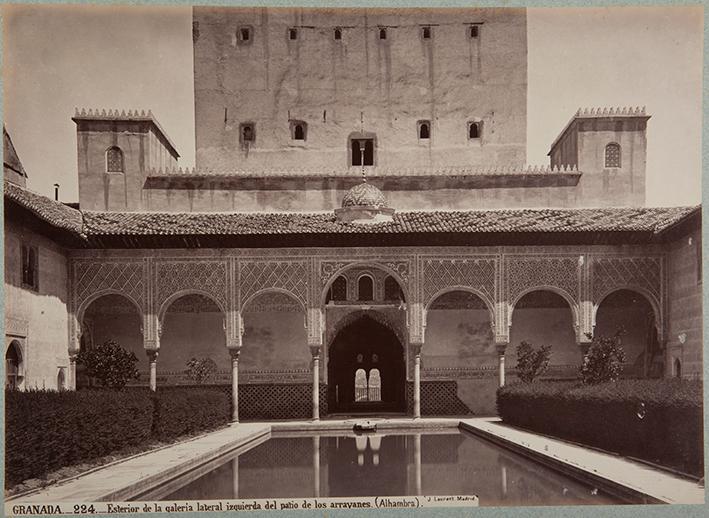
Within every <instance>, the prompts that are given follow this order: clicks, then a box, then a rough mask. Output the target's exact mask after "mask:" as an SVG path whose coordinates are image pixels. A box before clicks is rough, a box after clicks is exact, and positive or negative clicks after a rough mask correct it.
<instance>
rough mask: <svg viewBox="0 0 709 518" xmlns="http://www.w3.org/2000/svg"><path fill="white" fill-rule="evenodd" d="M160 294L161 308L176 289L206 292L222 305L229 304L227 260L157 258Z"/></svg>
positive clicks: (156, 298) (179, 291)
mask: <svg viewBox="0 0 709 518" xmlns="http://www.w3.org/2000/svg"><path fill="white" fill-rule="evenodd" d="M155 276H156V292H157V293H156V297H155V302H156V305H157V307H158V308H160V307H161V306H162V305H163V304H164V303H165V301H166V300H168V299H169V298H170V297H173V296H174V295H175V294H176V293H181V292H186V293H190V292H191V293H206V294H208V295H209V296H211V297H212V298H213V300H214V302H216V303H217V304H218V305H219V306H220V309H222V310H225V309H226V308H227V289H226V287H227V267H226V262H225V261H205V260H194V261H179V260H178V261H156V263H155Z"/></svg>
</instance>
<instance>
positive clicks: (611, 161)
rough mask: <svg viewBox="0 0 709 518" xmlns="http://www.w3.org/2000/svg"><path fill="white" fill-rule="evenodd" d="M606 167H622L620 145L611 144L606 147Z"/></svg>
mask: <svg viewBox="0 0 709 518" xmlns="http://www.w3.org/2000/svg"><path fill="white" fill-rule="evenodd" d="M606 167H620V144H616V143H615V142H611V143H610V144H608V145H607V146H606Z"/></svg>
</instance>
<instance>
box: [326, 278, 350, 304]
mask: <svg viewBox="0 0 709 518" xmlns="http://www.w3.org/2000/svg"><path fill="white" fill-rule="evenodd" d="M344 300H347V279H345V277H344V276H342V275H340V276H338V277H337V279H335V281H334V282H333V283H332V286H330V290H329V291H328V293H327V300H326V301H325V303H326V304H327V303H328V302H330V301H344Z"/></svg>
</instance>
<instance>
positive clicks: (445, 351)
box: [421, 288, 497, 369]
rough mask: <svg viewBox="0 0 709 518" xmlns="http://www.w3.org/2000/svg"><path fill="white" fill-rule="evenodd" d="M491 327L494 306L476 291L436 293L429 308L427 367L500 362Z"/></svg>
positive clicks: (423, 351) (424, 351)
mask: <svg viewBox="0 0 709 518" xmlns="http://www.w3.org/2000/svg"><path fill="white" fill-rule="evenodd" d="M492 328H493V326H492V309H491V308H490V306H489V305H488V304H487V303H486V302H485V301H484V300H483V299H482V297H481V296H480V295H478V294H477V293H474V292H473V291H472V290H466V289H462V288H460V289H458V288H456V289H450V290H447V291H444V292H441V293H439V294H437V295H436V296H434V298H433V299H432V300H431V302H430V303H429V305H428V307H427V309H426V335H425V339H424V346H423V348H422V349H421V358H422V363H423V366H424V368H426V369H430V368H434V369H435V368H451V367H460V366H463V365H464V366H467V367H473V368H474V367H491V366H495V365H497V350H496V348H495V343H494V335H493V331H492Z"/></svg>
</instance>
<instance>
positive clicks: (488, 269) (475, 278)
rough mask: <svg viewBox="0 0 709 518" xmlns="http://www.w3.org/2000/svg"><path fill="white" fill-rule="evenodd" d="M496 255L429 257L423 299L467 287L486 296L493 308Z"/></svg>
mask: <svg viewBox="0 0 709 518" xmlns="http://www.w3.org/2000/svg"><path fill="white" fill-rule="evenodd" d="M496 272H497V258H496V257H490V256H465V257H462V256H461V257H452V258H448V257H446V258H443V257H438V258H426V259H424V260H423V301H424V304H426V305H428V304H429V303H430V302H431V300H432V298H433V297H434V296H435V295H436V294H437V293H440V292H441V291H443V290H445V289H446V288H450V287H456V286H458V287H468V288H471V289H474V290H475V291H477V292H480V293H481V294H482V295H484V302H485V303H486V304H487V305H488V307H494V304H495V299H496V297H495V294H496V293H497V292H496V285H495V279H496Z"/></svg>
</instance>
